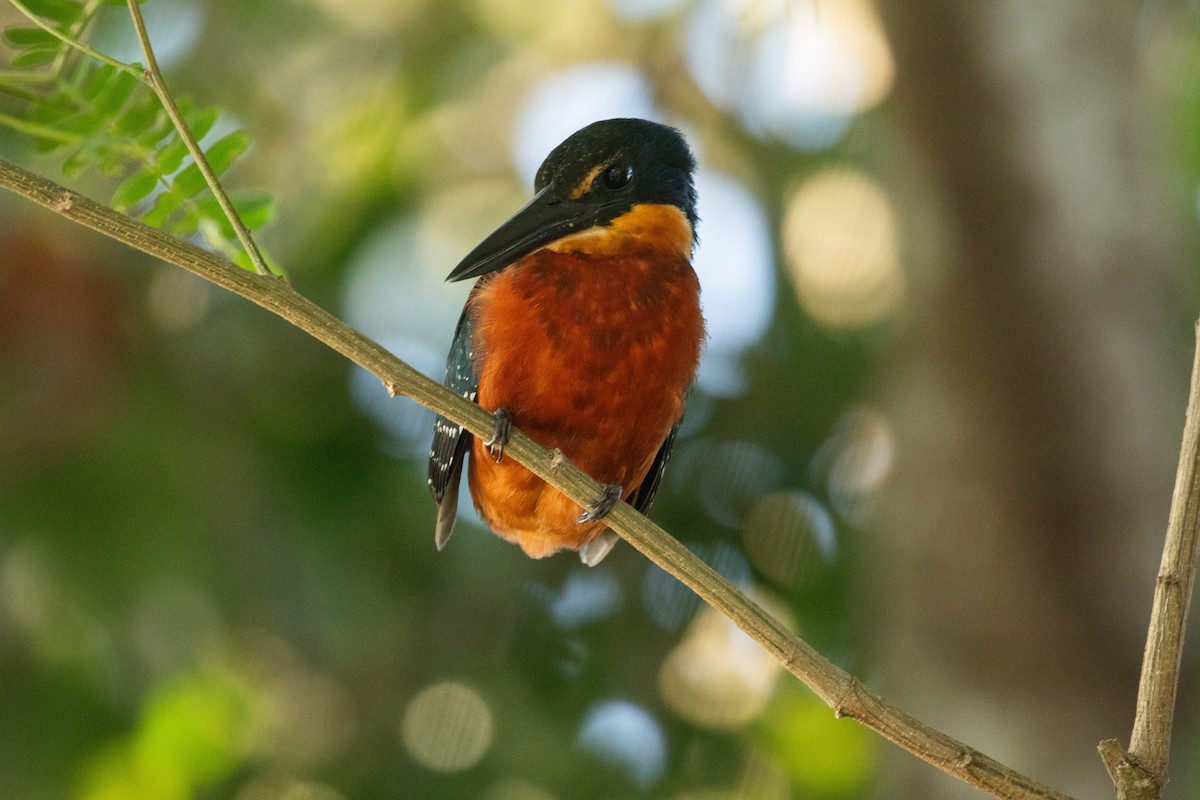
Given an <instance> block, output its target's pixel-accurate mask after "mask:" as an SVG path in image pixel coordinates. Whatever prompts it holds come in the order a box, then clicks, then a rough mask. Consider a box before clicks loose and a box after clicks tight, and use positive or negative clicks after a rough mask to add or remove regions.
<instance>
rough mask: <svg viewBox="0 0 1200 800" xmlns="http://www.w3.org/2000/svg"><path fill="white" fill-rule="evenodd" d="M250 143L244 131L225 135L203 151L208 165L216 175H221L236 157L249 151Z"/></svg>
mask: <svg viewBox="0 0 1200 800" xmlns="http://www.w3.org/2000/svg"><path fill="white" fill-rule="evenodd" d="M250 142H251V138H250V134H249V132H247V131H244V130H238V131H234V132H233V133H227V134H225V135H224V136H222V137H221V138H220V139H218V140H217V141H215V142H213V144H212V146H211V147H209V148H208V149H207V150H205V151H204V155H205V157H206V158H207V159H208V165H209V166H210V167H212V171H213V172H215V173H216V174H217V175H220V174H222V173H223V172H225V170H227V169H229V168H230V167H231V166H232V165H233V162H234V161H236V160H237V157H238V156H240V155H241V154H242V153H244V152H246V150H248V149H249V147H250Z"/></svg>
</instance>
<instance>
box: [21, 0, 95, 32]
mask: <svg viewBox="0 0 1200 800" xmlns="http://www.w3.org/2000/svg"><path fill="white" fill-rule="evenodd" d="M25 7H26V8H28V9H29V10H30V11H32V12H33V13H34V14H37V15H38V16H39V17H45V18H46V19H48V20H52V21H54V22H58V23H61V24H62V25H64V26H65V25H69V24H71V23H72V22H74V21H75V20H77V19H79V15H80V14H82V13H83V6H81V5H80V4H79V3H75V2H72V0H25Z"/></svg>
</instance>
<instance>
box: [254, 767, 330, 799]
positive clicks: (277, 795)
mask: <svg viewBox="0 0 1200 800" xmlns="http://www.w3.org/2000/svg"><path fill="white" fill-rule="evenodd" d="M345 797H346V796H345V795H344V794H342V793H341V792H339V791H338V790H337V789H335V788H333V787H332V786H330V785H329V784H326V783H320V782H319V781H314V780H304V779H301V778H297V777H295V776H292V775H283V774H277V773H271V774H267V775H260V776H258V777H256V778H254V779H253V780H251V781H249V782H248V783H246V785H244V786H243V787H242V788H241V790H240V791H239V792H238V793H237V796H236V800H345Z"/></svg>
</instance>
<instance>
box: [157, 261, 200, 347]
mask: <svg viewBox="0 0 1200 800" xmlns="http://www.w3.org/2000/svg"><path fill="white" fill-rule="evenodd" d="M211 294H212V286H211V285H210V284H209V283H208V282H207V281H204V280H202V279H200V278H198V277H197V276H195V275H192V274H191V273H189V272H184V271H183V270H178V269H160V270H158V271H156V272H155V273H154V274H153V275H152V276H151V278H150V285H149V287H148V288H147V290H146V310H147V312H148V313H149V315H150V318H151V319H152V320H154V322H156V323H158V325H159V326H160V327H161V328H162V329H163V330H165V331H168V332H171V333H178V332H180V331H185V330H187V329H189V328H191V327H193V326H195V325H196V323H198V322H200V320H201V319H203V318H204V312H205V311H207V310H208V300H209V297H210V296H211Z"/></svg>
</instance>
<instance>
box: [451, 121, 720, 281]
mask: <svg viewBox="0 0 1200 800" xmlns="http://www.w3.org/2000/svg"><path fill="white" fill-rule="evenodd" d="M695 167H696V161H695V159H694V158H693V157H692V153H691V150H689V149H688V146H687V142H685V141H684V139H683V136H682V135H680V133H679V131H677V130H675V129H674V128H670V127H667V126H666V125H660V124H658V123H657V122H649V121H647V120H644V119H609V120H604V121H602V122H594V123H592V124H591V125H588V126H587V127H586V128H583V129H581V130H579V131H576V132H575V133H574V134H572V135H571V136H570V137H569V138H567V140H566V141H564V142H563V143H562V144H560V145H559V146H558V147H555V148H554V149H553V150H552V151H550V155H548V156H546V160H545V161H543V162H542V166H541V167H539V168H538V171H537V178H536V180H535V183H534V189H535V192H536V193H535V194H534V196H533V199H532V200H530V201H529V203H528V204H527V205H526V206H525V207H524V208H522V209H521V210H520V211H518V212H517V213H516V214H514V215H513V216H512V217H511V218H509V220H508V221H507V222H505V223H504V224H502V225H501V226H500V227H499V228H497V229H496V230H494V231H492V232H491V233H490V234H488V236H487V237H486V238H485V239H484V240H483V241H482V242H480V243H479V245H477V246H476V247H475V249H474V250H472V251H471V252H470V253H468V254H467V256H466V258H464V259H463V260H462V262H461V263H459V265H458V266H457V267H455V268H454V271H452V272H451V273H450V275H449V276H448V277H447V280H451V281H457V280H463V279H465V278H476V277H479V276H480V275H485V274H487V273H489V272H494V271H496V270H499V269H503V268H505V267H507V266H509V265H510V264H513V263H515V262H517V261H519V260H520V259H522V258H524V257H525V256H527V255H529V254H530V253H532V252H534V251H536V250H539V249H541V248H543V247H547V246H556V247H557V248H561V249H572V245H571V243H572V242H578V248H579V249H580V250H587V249H590V248H594V247H595V246H596V240H597V238H599V239H600V240H601V241H603V240H604V239H605V238H607V239H612V238H613V237H614V236H617V235H618V232H622V233H621V234H620V235H624V233H626V232H628V231H630V230H639V231H646V230H655V231H659V230H664V229H666V228H669V230H670V234H671V236H672V237H674V238H683V239H684V245H685V246H686V248H687V250H688V252H690V250H691V248H692V246H693V245H694V243H695V229H696V221H697V218H696V189H695V186H694V185H693V183H692V172H693V171H694V170H695ZM648 216H654V217H655V218H656V224H655V225H650V224H648V223H647V222H646V221H644V220H642V219H641V217H648ZM635 218H638V221H637V222H634V220H635ZM662 219H666V220H668V224H667V225H663V224H662Z"/></svg>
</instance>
